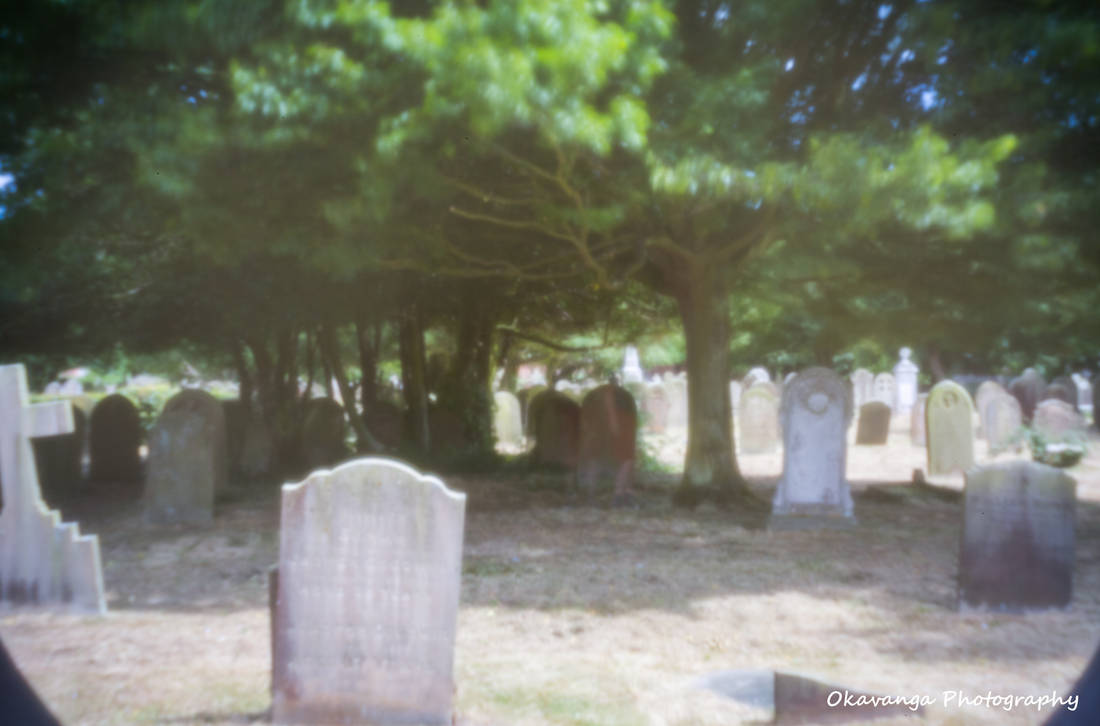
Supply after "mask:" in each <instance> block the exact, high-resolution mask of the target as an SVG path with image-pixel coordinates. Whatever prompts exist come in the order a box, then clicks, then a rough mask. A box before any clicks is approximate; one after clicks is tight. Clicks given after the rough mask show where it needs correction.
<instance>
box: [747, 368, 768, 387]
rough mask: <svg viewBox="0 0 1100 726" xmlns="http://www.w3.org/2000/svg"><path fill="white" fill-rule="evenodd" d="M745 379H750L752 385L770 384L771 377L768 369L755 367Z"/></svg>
mask: <svg viewBox="0 0 1100 726" xmlns="http://www.w3.org/2000/svg"><path fill="white" fill-rule="evenodd" d="M745 377H746V378H751V379H752V382H753V383H771V382H772V377H771V374H770V373H768V369H767V368H764V367H763V366H756V367H755V368H753V369H751V370H750V371H749V372H748V375H747V376H745Z"/></svg>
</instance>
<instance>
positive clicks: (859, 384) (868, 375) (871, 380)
mask: <svg viewBox="0 0 1100 726" xmlns="http://www.w3.org/2000/svg"><path fill="white" fill-rule="evenodd" d="M874 398H875V374H874V373H872V372H871V371H869V370H867V369H866V368H857V369H856V370H855V371H853V372H852V405H853V406H855V409H856V410H857V411H858V410H859V409H860V408H861V407H862V406H863V404H865V403H867V402H868V401H873V400H874Z"/></svg>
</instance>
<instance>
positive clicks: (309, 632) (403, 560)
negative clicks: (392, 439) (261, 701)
mask: <svg viewBox="0 0 1100 726" xmlns="http://www.w3.org/2000/svg"><path fill="white" fill-rule="evenodd" d="M465 507H466V495H465V494H461V493H458V492H454V491H451V490H450V489H448V488H447V487H446V485H445V484H444V483H443V482H442V481H440V480H439V479H437V478H435V477H432V476H422V475H420V474H419V473H417V472H416V471H414V470H413V469H411V468H409V467H408V466H406V465H404V464H402V463H399V462H396V461H390V460H386V459H357V460H354V461H349V462H346V463H344V464H342V465H340V466H338V467H337V468H335V469H333V470H331V471H328V470H322V471H318V472H314V473H313V474H312V475H310V477H309V478H308V479H306V480H305V481H303V482H301V483H299V484H287V485H286V486H284V487H283V498H282V521H281V524H280V529H279V536H280V539H279V573H278V584H277V596H276V602H275V608H274V610H275V613H274V617H273V622H274V636H273V650H274V652H273V654H272V692H273V693H272V720H273V722H274V723H276V724H363V723H370V724H432V725H437V726H444V725H449V724H451V723H452V717H453V714H452V697H453V693H454V674H453V670H454V643H455V631H456V627H457V616H458V601H459V593H460V590H461V587H460V585H461V576H462V535H463V527H464V520H465Z"/></svg>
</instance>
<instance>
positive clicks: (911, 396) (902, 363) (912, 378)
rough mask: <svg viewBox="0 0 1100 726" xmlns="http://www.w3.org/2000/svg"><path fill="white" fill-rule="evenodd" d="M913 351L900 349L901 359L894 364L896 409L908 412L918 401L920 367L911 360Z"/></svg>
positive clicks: (898, 411)
mask: <svg viewBox="0 0 1100 726" xmlns="http://www.w3.org/2000/svg"><path fill="white" fill-rule="evenodd" d="M912 355H913V351H912V350H910V349H909V348H902V349H901V350H900V351H898V356H899V360H898V362H897V364H896V365H895V366H894V385H895V389H894V404H893V405H894V411H895V413H899V414H902V415H904V414H907V413H909V411H910V410H911V409H912V408H913V404H915V403H916V402H917V374H918V373H920V368H918V367H917V364H916V363H914V362H913V361H912V360H910V356H912Z"/></svg>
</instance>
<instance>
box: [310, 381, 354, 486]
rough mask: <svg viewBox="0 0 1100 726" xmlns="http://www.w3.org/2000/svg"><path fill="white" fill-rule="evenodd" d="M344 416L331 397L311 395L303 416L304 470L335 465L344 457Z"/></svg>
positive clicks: (345, 426)
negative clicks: (314, 396)
mask: <svg viewBox="0 0 1100 726" xmlns="http://www.w3.org/2000/svg"><path fill="white" fill-rule="evenodd" d="M346 432H347V418H346V417H345V415H344V407H343V406H341V405H340V404H339V403H337V402H336V400H335V399H332V398H312V399H310V400H308V401H306V403H305V409H304V412H303V417H302V461H303V463H304V464H305V466H306V470H307V471H313V470H314V469H323V468H328V467H331V466H335V465H336V464H337V463H339V462H341V461H343V460H344V459H345V458H347V455H348V448H347V445H346V444H345V443H344V434H345V433H346Z"/></svg>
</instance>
